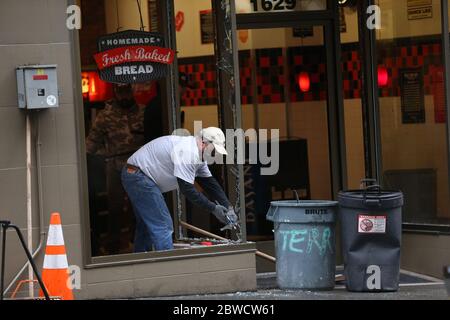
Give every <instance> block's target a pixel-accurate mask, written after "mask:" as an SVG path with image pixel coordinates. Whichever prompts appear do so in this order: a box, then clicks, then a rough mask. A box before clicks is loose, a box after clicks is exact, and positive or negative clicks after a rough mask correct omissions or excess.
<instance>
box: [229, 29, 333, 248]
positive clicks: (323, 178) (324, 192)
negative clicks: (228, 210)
mask: <svg viewBox="0 0 450 320" xmlns="http://www.w3.org/2000/svg"><path fill="white" fill-rule="evenodd" d="M326 28H327V26H326V25H321V24H309V25H297V26H295V27H279V28H254V29H241V30H238V33H237V42H238V49H239V70H240V85H241V88H240V92H241V107H242V128H243V130H244V131H245V133H246V144H247V145H248V148H247V150H250V148H251V146H253V145H254V144H256V145H258V147H259V146H261V145H262V144H266V143H268V140H271V139H274V138H276V137H275V135H278V136H279V168H278V171H277V172H276V174H273V175H263V174H261V170H260V167H261V166H262V164H261V163H259V162H258V163H255V162H254V161H253V162H252V159H247V162H246V164H245V165H244V185H245V212H246V222H247V238H248V239H249V240H251V241H252V240H253V241H257V240H270V239H271V237H272V236H273V232H272V228H273V226H272V223H271V222H267V221H266V218H265V215H266V213H267V210H268V208H269V206H270V201H276V200H292V199H296V198H298V199H303V200H310V199H316V200H318V199H321V200H326V199H332V198H333V193H334V190H333V176H332V161H331V159H332V157H331V152H332V151H331V149H330V145H331V141H330V130H332V128H331V127H333V128H334V126H333V125H332V126H331V127H330V121H334V120H332V119H335V118H334V117H332V116H331V115H332V114H333V115H334V114H335V113H334V104H330V97H331V96H332V95H333V94H334V93H335V90H336V86H335V85H333V81H329V79H330V75H331V74H332V73H333V68H332V67H330V66H329V61H331V60H332V59H330V57H329V55H330V48H329V46H328V45H327V43H328V42H327V41H325V39H326ZM330 108H333V110H331V111H330ZM268 145H270V143H268ZM272 156H273V155H272Z"/></svg>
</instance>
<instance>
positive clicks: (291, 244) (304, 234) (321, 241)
mask: <svg viewBox="0 0 450 320" xmlns="http://www.w3.org/2000/svg"><path fill="white" fill-rule="evenodd" d="M280 234H281V235H282V250H283V251H290V252H295V253H304V252H306V253H307V254H311V253H312V252H313V251H314V248H317V250H318V251H319V254H320V255H321V256H322V255H324V254H325V253H326V252H327V249H328V250H329V251H330V252H331V253H332V252H333V247H332V245H331V241H330V239H331V229H330V228H328V227H327V228H324V229H323V231H322V232H320V230H319V229H317V228H312V229H302V230H289V231H280ZM306 239H307V240H306ZM301 243H303V248H302V245H301ZM305 246H306V248H305Z"/></svg>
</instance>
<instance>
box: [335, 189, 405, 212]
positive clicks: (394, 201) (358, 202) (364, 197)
mask: <svg viewBox="0 0 450 320" xmlns="http://www.w3.org/2000/svg"><path fill="white" fill-rule="evenodd" d="M338 201H339V206H341V207H349V208H360V209H366V208H379V209H389V208H398V207H401V206H403V193H402V192H401V191H398V190H382V189H379V190H374V189H372V190H366V189H359V190H347V191H341V192H339V194H338Z"/></svg>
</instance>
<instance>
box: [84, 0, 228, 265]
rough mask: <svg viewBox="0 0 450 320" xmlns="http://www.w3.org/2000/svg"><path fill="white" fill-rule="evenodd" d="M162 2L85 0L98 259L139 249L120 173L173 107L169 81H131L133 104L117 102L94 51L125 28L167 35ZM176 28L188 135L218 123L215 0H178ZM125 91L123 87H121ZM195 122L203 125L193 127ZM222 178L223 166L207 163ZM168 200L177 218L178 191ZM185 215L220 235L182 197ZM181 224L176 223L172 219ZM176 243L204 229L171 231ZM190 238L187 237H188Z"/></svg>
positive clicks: (164, 130)
mask: <svg viewBox="0 0 450 320" xmlns="http://www.w3.org/2000/svg"><path fill="white" fill-rule="evenodd" d="M161 2H162V1H155V0H148V1H139V3H140V6H141V13H142V23H143V26H142V25H141V17H140V16H139V9H138V6H137V2H136V1H131V0H117V1H101V0H97V1H94V0H89V1H88V0H82V1H80V2H79V4H80V6H81V8H82V15H83V28H82V29H81V30H80V55H81V62H82V78H83V79H82V84H83V98H84V99H83V102H84V116H85V140H86V151H87V154H86V161H87V171H88V172H87V176H88V193H89V220H90V239H91V253H92V256H93V257H96V256H108V255H118V254H128V253H132V252H133V251H134V248H133V246H134V244H133V240H134V233H135V226H136V221H135V215H134V213H133V207H132V205H131V203H130V201H129V199H128V197H127V194H126V192H125V191H124V189H123V186H122V183H121V178H120V173H121V169H122V167H123V166H124V164H125V163H126V161H127V159H128V158H129V157H130V156H131V155H132V154H133V153H134V152H135V151H137V150H138V149H139V148H140V147H141V146H143V145H144V144H145V143H147V142H149V141H151V140H153V139H155V138H158V137H160V136H163V135H167V134H171V132H170V131H169V128H170V127H171V126H170V123H169V114H172V108H175V106H173V105H172V104H169V103H168V102H167V101H170V99H169V98H168V97H166V94H167V91H166V90H165V88H166V87H165V85H166V84H165V81H164V79H163V80H157V81H149V82H145V83H137V84H133V85H131V86H130V88H128V89H127V90H129V92H128V91H127V93H126V95H127V97H126V98H127V99H128V98H132V100H134V103H133V106H131V107H130V106H128V107H129V108H128V107H127V108H122V107H120V106H118V102H119V101H118V100H119V99H120V97H118V96H117V92H116V91H115V89H114V88H115V86H114V85H113V84H112V83H107V82H103V81H101V80H100V78H99V75H98V72H97V68H96V65H95V61H94V59H93V55H94V54H95V53H96V52H97V39H98V37H100V36H103V35H105V34H110V33H115V32H119V31H125V30H130V29H131V30H140V29H141V28H142V27H143V29H144V31H151V32H159V33H162V32H163V29H162V27H161V20H162V18H161V12H162V11H161V9H160V8H159V6H160V5H161ZM174 16H175V21H174V28H175V30H176V34H175V35H176V45H177V63H178V73H179V86H178V93H179V97H178V98H179V101H180V106H181V110H180V115H179V117H180V119H181V127H182V128H184V129H187V131H186V132H188V133H189V134H192V135H193V134H195V133H197V132H198V131H199V130H200V129H201V127H203V128H205V127H208V126H216V127H217V126H219V123H218V112H217V105H218V101H217V90H216V87H217V77H216V66H215V58H214V28H213V24H212V12H211V1H209V0H195V1H194V0H190V1H184V0H175V1H174ZM121 90H122V89H121ZM195 121H198V122H199V123H200V126H201V127H195V126H194V122H195ZM210 170H211V172H212V174H213V175H214V176H215V177H216V179H217V180H218V181H219V183H220V182H221V181H222V179H221V177H222V166H220V165H213V166H210ZM164 197H165V201H166V204H167V206H168V208H169V211H170V212H171V214H172V219H173V221H177V219H178V217H177V216H176V210H175V205H174V204H175V203H176V202H175V201H174V198H175V197H176V195H175V192H173V193H171V192H169V193H165V194H164ZM181 211H182V213H183V214H182V217H181V218H182V219H183V220H185V221H187V222H188V223H190V224H192V225H194V226H196V227H200V228H201V229H204V230H208V231H211V232H215V233H220V234H221V235H224V234H223V233H222V232H220V230H219V229H220V228H221V227H222V225H221V224H220V223H219V222H218V221H217V220H216V219H215V218H214V217H213V216H212V214H210V213H207V212H204V211H203V210H200V209H198V208H196V207H194V206H192V205H190V203H189V202H187V201H186V203H185V204H184V203H182V210H181ZM175 226H176V223H175ZM174 236H175V243H174V248H175V249H177V248H179V247H181V248H186V247H187V246H189V245H190V242H189V240H186V241H187V243H185V242H183V241H178V240H179V239H181V237H183V238H186V237H192V238H194V237H197V238H199V237H200V236H201V235H199V234H194V233H191V232H188V231H186V230H182V229H181V228H180V229H175V230H174ZM186 239H187V238H186Z"/></svg>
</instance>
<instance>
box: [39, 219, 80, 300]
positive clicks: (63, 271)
mask: <svg viewBox="0 0 450 320" xmlns="http://www.w3.org/2000/svg"><path fill="white" fill-rule="evenodd" d="M68 268H69V265H68V263H67V255H66V247H65V245H64V238H63V231H62V226H61V217H60V216H59V213H52V216H51V218H50V227H49V230H48V236H47V247H46V249H45V257H44V268H43V270H42V281H43V282H44V285H45V287H46V288H47V291H48V294H49V295H50V296H53V297H60V298H61V299H62V300H73V293H72V289H71V288H69V286H68V285H69V283H68V279H69V274H68ZM39 296H40V297H43V296H44V293H43V292H42V290H40V291H39Z"/></svg>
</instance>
